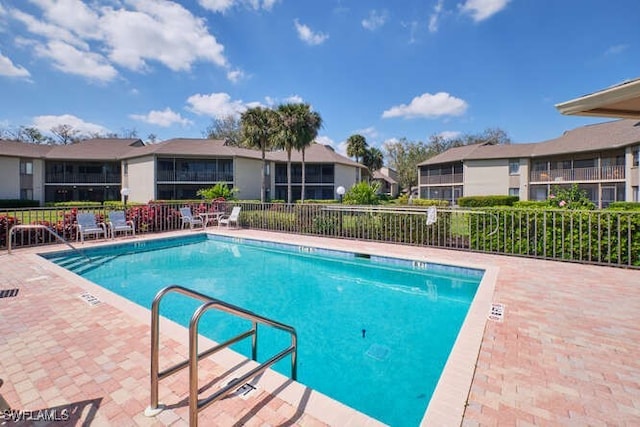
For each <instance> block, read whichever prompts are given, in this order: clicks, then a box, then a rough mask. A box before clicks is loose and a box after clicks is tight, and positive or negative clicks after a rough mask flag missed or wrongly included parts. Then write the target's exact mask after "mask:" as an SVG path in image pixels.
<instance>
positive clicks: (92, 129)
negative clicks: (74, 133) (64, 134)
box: [33, 114, 108, 134]
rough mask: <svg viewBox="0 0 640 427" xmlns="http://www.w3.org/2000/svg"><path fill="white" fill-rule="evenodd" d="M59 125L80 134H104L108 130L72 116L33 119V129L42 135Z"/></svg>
mask: <svg viewBox="0 0 640 427" xmlns="http://www.w3.org/2000/svg"><path fill="white" fill-rule="evenodd" d="M59 125H69V126H71V127H72V128H73V129H75V130H78V131H80V133H82V134H105V133H108V129H106V128H105V127H103V126H100V125H97V124H94V123H87V122H85V121H84V120H82V119H80V118H78V117H76V116H74V115H72V114H63V115H61V116H37V117H34V119H33V127H36V128H38V129H39V130H40V131H41V132H43V133H50V132H51V128H53V127H56V126H59Z"/></svg>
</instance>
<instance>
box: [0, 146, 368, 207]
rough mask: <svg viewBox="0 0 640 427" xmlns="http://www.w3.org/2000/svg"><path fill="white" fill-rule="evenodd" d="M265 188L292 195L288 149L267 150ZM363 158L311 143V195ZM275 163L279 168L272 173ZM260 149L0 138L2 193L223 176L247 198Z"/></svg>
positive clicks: (296, 161)
mask: <svg viewBox="0 0 640 427" xmlns="http://www.w3.org/2000/svg"><path fill="white" fill-rule="evenodd" d="M266 161H267V168H266V179H267V189H268V190H267V193H268V194H267V196H268V198H269V199H281V200H284V199H286V191H287V167H286V165H287V154H286V153H285V152H282V151H277V152H267V154H266ZM291 162H292V190H293V199H294V200H296V199H299V198H300V196H301V189H302V173H301V171H302V165H301V162H302V157H301V153H299V152H297V151H293V152H292V153H291ZM362 168H363V166H362V165H360V164H358V163H356V162H354V161H352V160H350V159H348V158H346V157H344V156H341V155H339V154H337V153H335V152H334V151H333V149H331V148H330V147H328V146H325V145H322V144H312V145H311V146H310V147H308V148H307V149H306V151H305V172H306V173H305V177H306V180H305V198H307V199H334V198H335V189H336V188H337V187H338V186H344V187H346V188H349V187H351V186H352V185H353V184H355V183H356V182H358V181H359V179H360V176H361V171H362ZM272 171H274V172H275V173H272ZM261 173H262V158H261V152H260V151H257V150H250V149H245V148H238V147H231V146H227V145H225V144H224V142H223V141H219V140H205V139H186V138H178V139H172V140H168V141H164V142H161V143H158V144H151V145H145V144H144V143H143V142H142V141H141V140H139V139H106V138H105V139H92V140H87V141H82V142H79V143H76V144H70V145H36V144H27V143H20V142H15V141H0V198H3V199H34V200H39V201H40V202H41V204H43V203H46V202H59V201H80V200H88V201H109V200H120V199H121V195H120V194H121V193H120V191H121V190H122V189H123V188H128V189H129V200H130V201H133V202H141V203H145V202H147V201H149V200H159V199H173V200H175V199H190V198H197V197H198V196H197V194H196V193H197V191H198V190H199V189H201V188H206V187H210V186H213V185H215V184H216V183H219V182H223V183H225V184H227V185H228V186H229V187H234V188H236V189H238V190H239V192H238V196H239V197H240V198H242V199H260V190H261Z"/></svg>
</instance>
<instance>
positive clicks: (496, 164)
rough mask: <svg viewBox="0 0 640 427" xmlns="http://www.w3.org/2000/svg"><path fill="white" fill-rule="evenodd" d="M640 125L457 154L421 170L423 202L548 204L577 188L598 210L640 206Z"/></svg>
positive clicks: (617, 124)
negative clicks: (486, 199) (512, 199)
mask: <svg viewBox="0 0 640 427" xmlns="http://www.w3.org/2000/svg"><path fill="white" fill-rule="evenodd" d="M639 157H640V122H639V121H638V120H636V119H625V120H616V121H610V122H606V123H599V124H594V125H588V126H583V127H580V128H577V129H573V130H570V131H567V132H565V133H564V134H563V135H561V136H560V137H558V138H555V139H552V140H549V141H544V142H539V143H529V144H510V145H487V144H476V145H468V146H463V147H456V148H452V149H450V150H448V151H446V152H444V153H441V154H439V155H437V156H435V157H432V158H431V159H429V160H427V161H425V162H422V163H420V164H419V165H418V171H419V184H418V185H419V192H420V197H421V198H428V199H442V200H448V201H450V202H451V203H452V204H455V203H456V201H457V199H458V198H459V197H462V196H478V195H512V196H518V197H520V200H545V199H547V198H548V196H549V195H550V194H552V192H553V191H554V188H556V187H569V186H571V185H573V184H577V185H578V187H579V188H580V189H582V190H584V191H585V192H586V193H587V195H588V197H589V198H590V199H591V200H592V201H593V202H594V203H595V204H596V206H599V207H606V206H607V205H609V204H610V203H611V202H614V201H638V200H639V197H640V196H639V194H638V186H639V183H640V169H639V167H638V160H639Z"/></svg>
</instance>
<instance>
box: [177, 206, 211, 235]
mask: <svg viewBox="0 0 640 427" xmlns="http://www.w3.org/2000/svg"><path fill="white" fill-rule="evenodd" d="M180 216H181V219H182V227H181V228H184V227H185V226H187V225H188V226H189V228H190V229H192V230H193V227H195V226H198V225H199V226H201V227H202V228H204V224H205V222H204V219H203V218H202V217H201V216H199V215H198V216H193V214H192V213H191V208H190V207H188V206H186V207H184V208H180Z"/></svg>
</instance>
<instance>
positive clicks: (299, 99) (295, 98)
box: [284, 95, 304, 104]
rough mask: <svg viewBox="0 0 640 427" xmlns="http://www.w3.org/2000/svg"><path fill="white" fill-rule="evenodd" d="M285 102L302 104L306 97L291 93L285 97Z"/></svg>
mask: <svg viewBox="0 0 640 427" xmlns="http://www.w3.org/2000/svg"><path fill="white" fill-rule="evenodd" d="M284 102H286V103H288V104H302V103H303V102H304V99H302V97H301V96H300V95H291V96H287V97H286V98H285V99H284Z"/></svg>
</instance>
